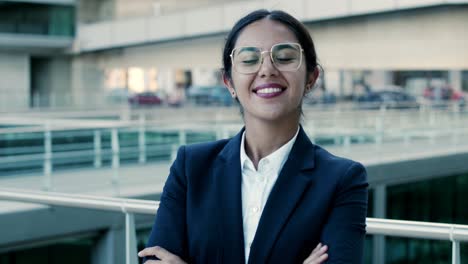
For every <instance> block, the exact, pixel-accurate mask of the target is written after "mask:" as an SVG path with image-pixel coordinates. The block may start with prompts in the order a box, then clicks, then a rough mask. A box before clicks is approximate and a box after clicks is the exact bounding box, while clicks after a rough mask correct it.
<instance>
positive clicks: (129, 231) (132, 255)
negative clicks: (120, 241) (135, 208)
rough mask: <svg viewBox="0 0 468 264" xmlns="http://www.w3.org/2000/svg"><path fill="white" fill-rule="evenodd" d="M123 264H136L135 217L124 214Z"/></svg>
mask: <svg viewBox="0 0 468 264" xmlns="http://www.w3.org/2000/svg"><path fill="white" fill-rule="evenodd" d="M125 263H126V264H134V263H138V256H137V241H136V229H135V217H134V215H133V214H131V213H125Z"/></svg>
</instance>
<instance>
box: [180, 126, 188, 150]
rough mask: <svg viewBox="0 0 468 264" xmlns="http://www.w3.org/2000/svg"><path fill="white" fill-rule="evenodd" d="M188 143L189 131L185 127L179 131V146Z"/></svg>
mask: <svg viewBox="0 0 468 264" xmlns="http://www.w3.org/2000/svg"><path fill="white" fill-rule="evenodd" d="M185 144H187V132H186V131H185V130H184V129H181V130H180V131H179V146H183V145H185Z"/></svg>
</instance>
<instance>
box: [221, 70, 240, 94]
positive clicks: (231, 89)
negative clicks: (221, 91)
mask: <svg viewBox="0 0 468 264" xmlns="http://www.w3.org/2000/svg"><path fill="white" fill-rule="evenodd" d="M223 82H224V85H225V86H226V89H228V90H229V93H230V94H231V96H232V98H236V96H237V94H236V89H234V85H233V84H232V80H231V78H229V77H228V76H227V75H226V73H223Z"/></svg>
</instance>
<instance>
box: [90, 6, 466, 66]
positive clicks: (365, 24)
mask: <svg viewBox="0 0 468 264" xmlns="http://www.w3.org/2000/svg"><path fill="white" fill-rule="evenodd" d="M194 16H196V15H194ZM173 19H174V22H176V21H178V20H177V18H175V17H174V18H173ZM134 22H135V23H137V22H136V21H134ZM140 23H141V25H143V24H144V23H143V21H141V22H140ZM467 23H468V6H463V7H443V8H433V9H424V10H413V11H407V12H399V13H392V14H382V15H373V16H363V17H354V18H347V19H341V20H333V21H323V22H316V23H311V24H308V28H309V30H310V31H311V33H312V36H313V38H314V40H315V42H316V47H317V52H318V57H319V60H320V62H321V64H322V65H323V66H324V68H326V69H335V70H339V69H359V70H362V69H368V70H371V69H373V70H382V69H385V70H412V69H415V70H425V69H427V70H437V69H439V70H442V69H468V49H466V47H468V28H467V27H466V26H465V25H466V24H467ZM193 27H195V26H193ZM207 27H208V26H207ZM120 28H123V27H120ZM134 28H135V29H134V32H137V31H138V30H139V29H138V28H140V29H141V28H142V26H140V27H138V26H137V25H135V27H134ZM194 30H195V29H194ZM211 30H215V29H211V28H210V29H208V28H206V30H205V29H203V27H201V29H200V28H199V31H200V32H198V34H203V33H204V32H205V31H206V32H209V31H211ZM165 31H166V29H164V28H163V29H160V30H159V31H158V33H157V34H159V35H161V36H162V35H166V36H167V37H168V38H170V37H171V36H170V35H171V34H172V33H174V34H178V33H177V32H176V31H177V30H175V29H174V30H172V31H171V32H172V33H171V32H169V30H168V32H167V34H166V33H164V32H165ZM202 31H203V32H202ZM94 33H95V34H98V33H99V30H97V31H96V32H94ZM193 34H194V35H196V34H195V33H193ZM224 35H225V34H220V35H219V37H209V38H196V39H192V38H186V39H182V40H177V41H171V42H170V43H169V42H168V43H159V44H157V43H155V44H151V45H150V44H148V45H145V46H136V47H131V46H130V47H125V48H122V49H121V50H122V51H121V53H119V56H117V57H116V58H109V56H107V54H108V53H106V52H104V53H102V54H104V55H102V56H101V53H100V52H98V53H94V54H95V55H94V56H96V57H97V58H100V57H106V58H105V59H104V61H107V62H105V63H110V64H119V65H123V64H134V65H155V66H157V65H165V66H171V67H180V68H184V67H213V68H219V67H220V66H221V51H222V45H223V37H224ZM120 36H121V37H123V35H122V34H121V35H120ZM174 36H175V35H174ZM121 37H119V38H117V39H115V41H118V42H119V43H121V44H125V43H127V44H129V43H131V42H132V40H131V39H133V40H135V41H136V40H137V39H138V37H139V36H137V34H136V33H135V35H133V36H132V35H130V36H128V35H127V36H125V39H121ZM93 41H94V42H95V43H96V44H97V43H98V42H99V40H98V39H95V40H93ZM99 60H100V61H102V62H104V61H103V60H101V59H99Z"/></svg>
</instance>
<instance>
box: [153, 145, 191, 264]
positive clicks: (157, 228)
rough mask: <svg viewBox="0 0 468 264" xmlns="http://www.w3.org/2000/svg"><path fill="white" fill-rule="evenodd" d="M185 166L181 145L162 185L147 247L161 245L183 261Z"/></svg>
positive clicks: (185, 254)
mask: <svg viewBox="0 0 468 264" xmlns="http://www.w3.org/2000/svg"><path fill="white" fill-rule="evenodd" d="M185 167H186V166H185V147H184V146H182V147H180V148H179V150H178V152H177V158H176V160H175V161H174V163H173V164H172V166H171V168H170V172H169V177H168V178H167V180H166V183H165V185H164V188H163V193H162V195H161V202H160V204H159V209H158V211H157V214H156V219H155V222H154V225H153V229H152V231H151V235H150V237H149V240H148V243H147V247H153V246H160V247H163V248H165V249H166V250H168V251H169V252H171V253H173V254H175V255H177V256H179V257H180V258H181V259H183V260H185V261H187V258H188V246H187V226H186V197H187V179H186V173H185ZM150 259H156V258H150ZM144 261H146V260H144Z"/></svg>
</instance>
